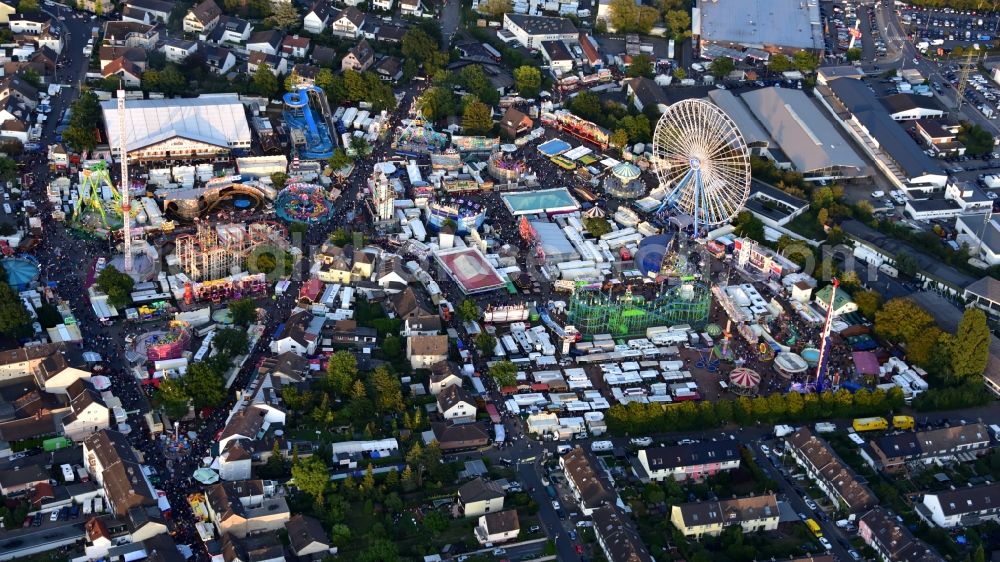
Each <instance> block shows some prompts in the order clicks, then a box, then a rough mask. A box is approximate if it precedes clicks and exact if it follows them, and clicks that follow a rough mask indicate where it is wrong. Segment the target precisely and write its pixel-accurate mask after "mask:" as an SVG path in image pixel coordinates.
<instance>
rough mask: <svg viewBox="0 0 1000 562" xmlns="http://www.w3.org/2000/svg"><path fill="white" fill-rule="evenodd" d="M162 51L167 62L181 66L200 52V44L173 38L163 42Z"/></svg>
mask: <svg viewBox="0 0 1000 562" xmlns="http://www.w3.org/2000/svg"><path fill="white" fill-rule="evenodd" d="M162 50H163V54H164V55H166V58H167V62H173V63H178V64H180V63H183V62H184V61H185V60H187V58H188V57H189V56H191V55H193V54H195V53H196V52H197V51H198V42H197V41H189V40H187V39H177V38H175V37H171V38H170V39H167V40H166V41H164V42H163V49H162Z"/></svg>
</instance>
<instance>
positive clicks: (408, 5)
mask: <svg viewBox="0 0 1000 562" xmlns="http://www.w3.org/2000/svg"><path fill="white" fill-rule="evenodd" d="M423 13H424V7H423V6H422V5H421V4H420V0H399V14H400V15H401V16H413V17H417V18H419V17H420V16H421V15H423Z"/></svg>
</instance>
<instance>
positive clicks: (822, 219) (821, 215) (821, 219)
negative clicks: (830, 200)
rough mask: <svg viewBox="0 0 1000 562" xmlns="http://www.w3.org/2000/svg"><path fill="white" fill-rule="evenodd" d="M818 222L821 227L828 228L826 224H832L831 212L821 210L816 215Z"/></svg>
mask: <svg viewBox="0 0 1000 562" xmlns="http://www.w3.org/2000/svg"><path fill="white" fill-rule="evenodd" d="M816 222H818V223H819V225H820V226H821V227H823V226H826V223H828V222H830V212H829V211H827V210H826V209H820V210H819V212H818V213H816Z"/></svg>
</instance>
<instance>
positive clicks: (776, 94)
mask: <svg viewBox="0 0 1000 562" xmlns="http://www.w3.org/2000/svg"><path fill="white" fill-rule="evenodd" d="M839 82H840V81H838V83H839ZM844 82H853V80H844ZM740 99H741V100H742V101H743V103H745V104H746V106H747V108H748V109H749V110H750V113H751V114H753V116H754V117H755V118H756V119H757V121H759V122H760V124H761V125H762V126H763V128H764V130H766V131H767V132H768V134H769V135H770V137H771V138H772V139H774V141H775V144H776V145H777V147H778V148H780V149H781V151H782V152H784V153H785V155H787V157H788V159H789V160H790V161H791V162H792V165H793V166H794V167H795V169H796V171H798V172H801V173H802V174H803V175H805V176H806V179H807V180H809V179H813V180H818V179H834V178H840V177H859V176H864V175H868V172H867V166H865V163H864V161H863V160H861V157H860V156H858V154H857V153H856V152H854V149H853V148H851V145H850V144H849V143H848V142H847V139H845V138H844V137H843V136H842V135H841V134H840V132H839V131H837V129H836V128H834V126H833V123H831V122H830V121H829V120H827V118H826V116H825V115H823V114H822V113H821V112H820V110H819V108H818V107H816V105H815V104H814V103H813V102H812V101H811V100H810V99H809V98H808V97H807V96H806V95H805V94H804V93H802V92H801V91H799V90H790V89H787V88H761V89H758V90H753V91H750V92H746V93H744V94H743V95H741V96H740ZM737 124H739V123H737Z"/></svg>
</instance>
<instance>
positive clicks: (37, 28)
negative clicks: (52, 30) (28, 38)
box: [7, 12, 52, 35]
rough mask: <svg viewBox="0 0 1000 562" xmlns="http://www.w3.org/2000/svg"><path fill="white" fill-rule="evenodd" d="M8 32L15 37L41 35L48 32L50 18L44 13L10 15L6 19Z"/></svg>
mask: <svg viewBox="0 0 1000 562" xmlns="http://www.w3.org/2000/svg"><path fill="white" fill-rule="evenodd" d="M7 20H8V21H7V23H8V25H9V26H10V32H11V33H14V34H15V35H21V34H24V35H41V34H42V33H46V32H48V30H49V27H51V25H52V18H51V17H49V16H48V15H46V14H45V13H44V12H38V13H33V14H11V15H10V16H8V17H7Z"/></svg>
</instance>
